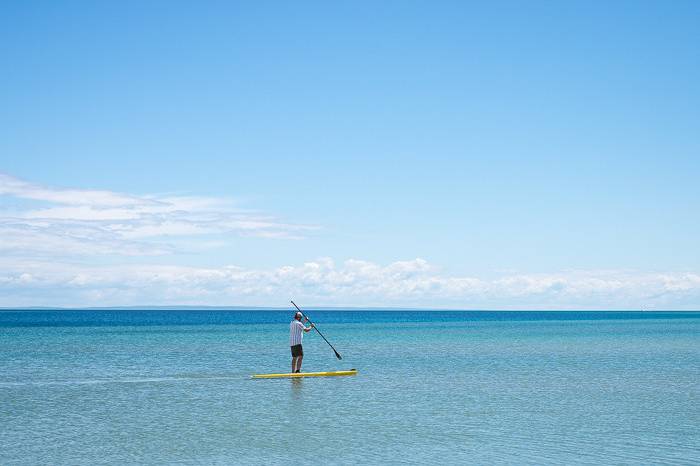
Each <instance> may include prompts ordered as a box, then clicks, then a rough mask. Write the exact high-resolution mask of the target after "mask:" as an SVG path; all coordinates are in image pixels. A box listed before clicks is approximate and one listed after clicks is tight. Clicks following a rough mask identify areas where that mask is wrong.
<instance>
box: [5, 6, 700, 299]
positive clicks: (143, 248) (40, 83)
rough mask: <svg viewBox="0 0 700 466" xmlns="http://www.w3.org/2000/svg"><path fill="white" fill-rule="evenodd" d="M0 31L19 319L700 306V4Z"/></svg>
mask: <svg viewBox="0 0 700 466" xmlns="http://www.w3.org/2000/svg"><path fill="white" fill-rule="evenodd" d="M144 3H147V4H144ZM0 18H2V19H0V24H1V26H2V27H0V60H1V63H2V69H3V72H2V73H0V100H1V101H2V105H0V131H1V133H0V136H1V137H0V171H1V172H2V174H3V175H2V177H0V209H1V211H0V218H1V220H0V254H1V256H0V257H1V259H0V260H1V261H2V264H1V265H2V269H3V272H2V273H0V291H1V293H0V294H1V295H2V297H0V306H26V305H61V306H79V305H100V304H101V305H126V304H133V305H137V304H213V305H229V304H230V305H236V304H243V305H246V304H251V305H252V304H255V305H271V306H277V305H279V306H284V305H286V303H287V302H288V299H289V298H290V297H296V299H298V300H299V301H300V302H301V303H307V304H308V305H319V306H322V305H356V306H416V307H457V308H468V309H475V308H487V309H501V308H503V309H514V308H515V309H518V308H532V309H551V308H577V309H598V308H600V309H609V308H616V309H628V308H629V309H639V308H645V309H646V308H649V309H653V308H661V309H664V308H665V309H697V308H698V307H700V248H699V247H698V240H697V238H699V237H700V220H699V218H700V216H699V215H698V210H699V209H698V205H700V183H698V179H699V178H700V176H699V175H700V138H699V137H698V135H699V134H700V46H699V45H698V44H700V30H699V29H698V27H697V25H698V24H700V4H698V2H682V1H677V2H661V1H657V2H622V1H621V2H565V3H563V2H543V1H535V2H483V3H476V2H418V1H415V2H347V3H339V2H338V4H334V3H328V2H245V3H244V2H196V3H192V2H117V3H111V4H107V3H106V2H20V3H8V2H6V3H5V4H3V5H2V6H0Z"/></svg>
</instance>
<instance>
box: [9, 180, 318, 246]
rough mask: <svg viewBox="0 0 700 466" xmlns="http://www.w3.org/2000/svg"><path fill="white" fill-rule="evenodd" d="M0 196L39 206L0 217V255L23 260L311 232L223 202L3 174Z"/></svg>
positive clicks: (14, 209)
mask: <svg viewBox="0 0 700 466" xmlns="http://www.w3.org/2000/svg"><path fill="white" fill-rule="evenodd" d="M0 196H3V197H6V198H13V199H17V200H21V199H24V200H31V201H39V202H40V203H41V204H42V205H41V206H40V207H37V206H36V205H34V206H33V207H28V206H20V207H17V206H15V207H14V208H13V209H12V210H10V209H9V207H5V208H3V209H2V210H0V251H3V252H4V253H12V254H14V255H18V254H21V255H24V256H26V257H37V256H40V257H45V256H47V255H53V256H58V257H68V256H75V255H96V254H98V255H99V254H107V255H123V256H139V255H143V256H151V255H162V254H171V253H173V252H175V250H176V247H175V246H174V245H173V243H172V241H171V240H172V239H173V238H175V237H198V238H200V239H202V240H206V238H205V237H206V236H207V235H210V236H211V235H228V236H235V235H238V236H254V237H260V238H283V239H297V238H300V237H302V235H303V234H304V233H308V232H309V231H311V230H314V229H316V228H317V227H314V226H309V225H298V224H292V223H285V222H281V221H279V220H278V219H276V218H274V217H271V216H268V215H263V214H260V213H256V212H251V211H245V210H242V209H239V208H237V207H236V206H235V204H234V202H233V201H231V200H229V199H220V198H208V197H197V196H172V195H162V196H158V195H145V196H136V195H131V194H122V193H115V192H111V191H101V190H81V189H65V188H55V187H46V186H40V185H37V184H33V183H29V182H27V181H24V180H20V179H17V178H15V177H12V176H10V175H7V174H0ZM209 244H215V243H214V242H212V241H209Z"/></svg>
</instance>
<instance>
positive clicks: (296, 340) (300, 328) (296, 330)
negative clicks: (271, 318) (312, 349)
mask: <svg viewBox="0 0 700 466" xmlns="http://www.w3.org/2000/svg"><path fill="white" fill-rule="evenodd" d="M302 338H304V324H302V323H301V322H299V321H298V320H296V319H294V320H293V321H291V322H290V324H289V346H294V345H301V340H302Z"/></svg>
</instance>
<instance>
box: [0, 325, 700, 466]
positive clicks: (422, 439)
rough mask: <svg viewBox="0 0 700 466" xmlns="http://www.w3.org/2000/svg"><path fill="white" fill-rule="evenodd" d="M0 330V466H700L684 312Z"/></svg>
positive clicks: (697, 344)
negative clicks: (303, 328)
mask: <svg viewBox="0 0 700 466" xmlns="http://www.w3.org/2000/svg"><path fill="white" fill-rule="evenodd" d="M291 316H292V313H291V312H272V311H230V312H228V311H226V312H225V311H171V312H164V311H148V312H146V311H76V312H65V311H60V312H59V311H21V312H8V311H4V312H0V365H1V367H2V372H1V373H0V420H1V423H2V428H1V429H0V447H1V448H0V464H3V465H12V464H42V463H48V464H134V463H141V464H144V463H145V464H172V463H179V464H234V463H235V464H289V463H290V462H291V463H292V464H304V463H309V464H367V463H375V464H378V463H419V464H437V463H443V464H451V463H470V464H527V463H530V464H698V463H699V462H700V427H699V426H700V408H699V407H698V406H699V404H698V402H699V401H700V363H699V362H700V313H687V312H686V313H590V312H586V313H575V312H561V313H559V312H556V313H552V312H544V313H543V312H526V313H512V312H507V313H504V312H483V313H477V312H412V311H391V312H366V311H343V312H340V311H333V312H321V311H317V312H314V313H313V314H312V317H313V318H314V319H315V320H316V322H317V323H318V325H319V329H321V331H322V332H323V333H324V335H325V336H326V337H327V338H328V339H329V340H330V341H331V343H333V344H334V346H335V347H336V349H337V350H338V351H339V352H340V353H341V354H342V355H343V360H342V361H338V360H337V359H336V358H335V356H334V354H333V352H332V350H331V349H330V348H329V347H328V346H327V345H326V343H325V342H324V341H323V340H322V339H321V338H320V337H319V336H318V335H317V334H315V333H313V332H312V333H309V334H307V335H306V337H305V339H304V349H305V353H306V356H305V358H304V370H305V371H316V370H340V369H349V368H357V369H359V371H360V372H359V374H358V376H356V377H339V378H319V379H303V380H288V379H280V380H251V379H250V375H251V374H253V373H265V372H288V371H289V365H290V356H289V348H288V346H287V342H288V334H287V333H288V323H289V320H290V319H291Z"/></svg>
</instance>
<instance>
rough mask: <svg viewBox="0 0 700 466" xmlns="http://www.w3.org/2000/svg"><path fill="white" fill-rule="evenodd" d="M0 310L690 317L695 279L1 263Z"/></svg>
mask: <svg viewBox="0 0 700 466" xmlns="http://www.w3.org/2000/svg"><path fill="white" fill-rule="evenodd" d="M0 269H1V270H2V272H0V291H1V293H0V296H1V297H0V305H2V306H8V305H63V306H108V305H139V304H159V305H167V304H170V305H179V304H189V305H280V306H284V305H285V304H286V300H287V299H288V298H291V297H298V298H299V299H303V300H304V302H306V303H308V304H318V305H339V306H406V307H427V308H460V309H697V308H698V303H700V275H699V274H696V273H643V272H634V271H564V272H560V273H554V274H515V273H511V274H508V275H505V276H502V277H499V278H496V279H493V280H484V279H480V278H478V277H455V276H448V275H445V274H443V273H441V272H440V270H439V269H438V268H436V267H434V266H432V265H431V264H429V263H427V262H426V261H425V260H422V259H414V260H410V261H401V262H394V263H391V264H388V265H380V264H375V263H372V262H368V261H361V260H349V261H346V262H344V263H342V264H336V263H335V262H334V261H333V260H331V259H328V258H324V259H319V260H315V261H310V262H306V263H304V264H301V265H296V266H294V265H287V266H283V267H277V268H271V269H262V270H261V269H245V268H241V267H236V266H227V267H218V268H201V267H185V266H170V265H149V264H143V265H125V264H121V265H114V266H102V267H98V266H88V265H81V264H72V263H56V262H40V261H23V260H12V259H8V258H5V259H4V260H2V261H0Z"/></svg>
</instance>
